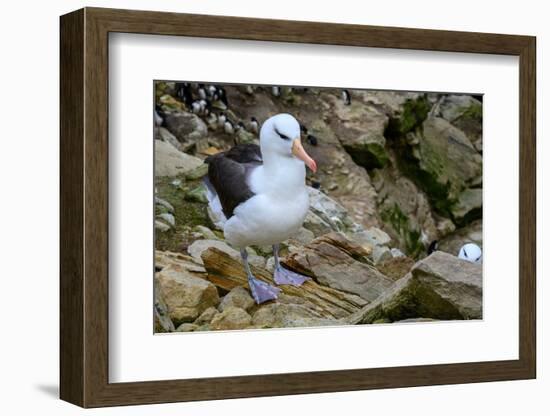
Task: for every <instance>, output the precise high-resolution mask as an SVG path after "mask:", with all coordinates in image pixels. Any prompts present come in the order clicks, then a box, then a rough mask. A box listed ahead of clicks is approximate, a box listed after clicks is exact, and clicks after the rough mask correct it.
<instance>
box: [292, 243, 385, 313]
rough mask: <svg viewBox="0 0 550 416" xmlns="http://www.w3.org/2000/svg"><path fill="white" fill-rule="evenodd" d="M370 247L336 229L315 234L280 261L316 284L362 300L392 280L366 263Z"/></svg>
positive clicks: (380, 289) (377, 295)
mask: <svg viewBox="0 0 550 416" xmlns="http://www.w3.org/2000/svg"><path fill="white" fill-rule="evenodd" d="M368 255H370V251H368V250H366V249H365V248H364V247H362V246H360V245H358V244H356V243H354V242H352V241H351V240H348V239H346V238H345V237H344V236H343V235H341V234H337V233H331V234H327V235H325V236H322V237H318V238H316V239H315V240H313V241H312V242H311V243H310V244H308V245H307V246H305V247H303V248H302V250H300V251H299V252H296V253H291V254H290V255H289V256H287V257H286V258H285V259H284V260H283V263H284V264H285V265H287V266H288V267H290V268H291V269H293V270H295V271H297V272H299V273H302V274H305V275H307V276H311V277H313V278H314V279H315V280H316V281H318V282H319V283H320V284H322V285H325V286H329V287H331V288H334V289H337V290H342V291H345V292H348V293H353V294H356V295H358V296H360V297H361V298H363V299H365V300H366V301H369V302H372V301H373V300H375V299H376V298H378V297H379V296H380V295H381V294H382V293H383V292H384V291H385V290H386V289H387V288H389V287H390V286H391V285H392V284H393V282H392V280H391V279H389V278H388V277H386V276H384V275H383V274H382V273H380V272H379V271H378V270H377V269H376V268H374V267H373V266H371V265H370V264H368V262H367V259H366V257H367V256H368Z"/></svg>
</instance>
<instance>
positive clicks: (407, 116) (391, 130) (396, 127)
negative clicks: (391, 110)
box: [385, 95, 431, 137]
mask: <svg viewBox="0 0 550 416" xmlns="http://www.w3.org/2000/svg"><path fill="white" fill-rule="evenodd" d="M430 107H431V106H430V103H429V102H428V97H427V96H426V95H421V96H419V97H418V98H414V99H412V98H410V99H408V100H407V101H405V103H404V104H403V110H402V111H401V112H400V113H399V114H398V115H397V116H394V117H391V118H390V120H389V123H388V127H387V128H386V133H385V135H386V137H399V136H404V135H405V134H407V133H408V132H410V131H413V130H414V129H416V128H418V127H420V126H421V125H422V123H423V122H424V120H426V117H427V116H428V113H429V112H430Z"/></svg>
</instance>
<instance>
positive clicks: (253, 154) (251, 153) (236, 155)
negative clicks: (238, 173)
mask: <svg viewBox="0 0 550 416" xmlns="http://www.w3.org/2000/svg"><path fill="white" fill-rule="evenodd" d="M225 156H226V157H228V158H229V159H232V160H234V161H235V162H239V163H262V162H263V160H262V152H261V151H260V146H258V145H257V144H239V145H237V146H235V147H233V148H231V149H230V150H228V151H227V152H225Z"/></svg>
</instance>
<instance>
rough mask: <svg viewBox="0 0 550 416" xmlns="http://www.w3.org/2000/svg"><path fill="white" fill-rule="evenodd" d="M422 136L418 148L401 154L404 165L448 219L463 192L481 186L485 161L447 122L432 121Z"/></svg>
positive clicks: (467, 140)
mask: <svg viewBox="0 0 550 416" xmlns="http://www.w3.org/2000/svg"><path fill="white" fill-rule="evenodd" d="M418 134H420V135H421V137H420V140H419V142H418V145H414V146H412V148H404V150H403V151H402V153H401V154H400V157H401V159H402V162H403V166H404V168H405V170H406V172H407V174H408V175H409V176H410V177H413V178H414V179H415V181H416V182H417V184H418V185H419V186H420V187H421V188H422V189H423V190H424V191H425V192H426V194H427V196H428V198H429V199H430V202H431V204H432V206H433V208H435V210H436V211H437V212H439V213H441V214H442V215H443V216H447V217H448V216H449V215H451V208H452V206H453V205H454V204H455V203H456V202H457V201H458V200H459V196H460V194H461V192H462V191H463V190H464V189H466V188H468V187H470V186H471V185H478V184H480V183H481V182H480V181H481V163H482V158H481V156H480V155H479V153H478V152H477V150H476V149H475V148H474V147H473V145H472V144H471V142H470V141H469V139H468V138H467V137H466V135H465V134H464V133H463V132H462V131H461V130H459V129H458V128H456V127H454V126H453V125H452V124H450V123H449V122H448V121H447V120H445V119H442V118H438V117H430V118H428V119H427V120H426V121H425V122H424V123H423V124H422V129H421V132H419V133H418Z"/></svg>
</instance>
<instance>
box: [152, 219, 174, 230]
mask: <svg viewBox="0 0 550 416" xmlns="http://www.w3.org/2000/svg"><path fill="white" fill-rule="evenodd" d="M155 230H157V231H160V232H166V231H169V230H170V225H168V224H166V223H165V222H162V221H159V220H155Z"/></svg>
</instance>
